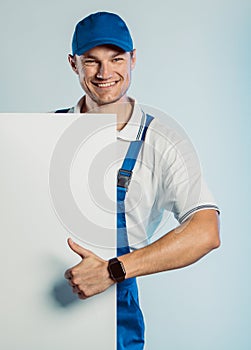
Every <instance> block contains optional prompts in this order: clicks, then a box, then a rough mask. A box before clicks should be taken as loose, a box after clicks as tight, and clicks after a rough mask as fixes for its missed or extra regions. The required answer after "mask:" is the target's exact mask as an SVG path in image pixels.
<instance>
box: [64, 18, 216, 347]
mask: <svg viewBox="0 0 251 350" xmlns="http://www.w3.org/2000/svg"><path fill="white" fill-rule="evenodd" d="M69 62H70V65H71V67H72V69H73V71H74V72H75V73H76V74H77V75H78V78H79V82H80V84H81V87H82V88H83V90H84V92H85V95H84V96H83V97H82V98H81V100H80V101H79V103H78V105H77V106H76V107H73V108H71V109H69V110H61V111H58V112H78V113H92V112H95V113H98V112H102V113H116V114H117V131H118V147H120V148H121V149H122V150H123V152H124V154H125V158H124V162H123V164H122V165H121V167H120V170H119V172H118V183H117V233H118V235H117V257H115V258H113V259H111V260H109V262H108V261H105V260H103V259H102V258H100V257H98V256H96V255H95V254H94V253H93V252H91V251H89V250H86V249H85V248H84V247H81V246H80V245H78V244H76V243H74V242H73V241H72V240H71V239H69V240H68V243H69V246H70V248H71V249H72V250H73V251H74V252H76V253H77V254H79V255H80V257H81V258H82V261H81V262H80V263H79V264H77V265H76V266H74V267H71V268H70V269H68V270H67V271H66V273H65V277H66V278H67V279H68V281H69V283H70V285H71V286H72V288H73V292H74V293H77V294H78V296H79V298H81V299H85V298H88V297H91V296H93V295H95V294H97V293H101V292H103V291H105V290H106V289H107V288H109V287H110V286H111V285H113V284H114V283H117V349H119V350H123V349H129V350H130V349H143V347H144V322H143V316H142V313H141V310H140V308H139V305H138V294H137V285H136V281H135V277H137V276H143V275H148V274H152V273H157V272H160V271H168V270H172V269H177V268H181V267H184V266H187V265H189V264H192V263H194V262H195V261H197V260H198V259H200V258H201V257H203V256H204V255H205V254H207V253H208V252H210V251H211V250H212V249H214V248H217V247H219V244H220V240H219V225H218V208H217V206H216V205H215V203H214V200H213V199H212V197H211V195H210V193H209V192H208V190H207V189H206V187H205V185H204V183H203V180H202V178H201V174H200V172H199V170H198V167H197V165H196V164H195V166H194V163H192V165H191V164H189V162H190V160H189V159H190V158H191V154H190V152H188V153H189V154H188V155H187V154H186V153H187V141H186V140H184V139H183V138H182V137H181V136H180V135H179V134H178V133H177V132H176V131H175V130H171V129H170V128H169V127H167V126H165V125H163V124H162V123H161V122H160V121H159V120H158V118H157V116H154V118H152V117H151V116H149V115H147V114H146V113H145V111H144V110H142V109H141V108H140V106H139V105H138V104H137V103H136V102H135V101H134V100H133V99H132V98H130V97H128V95H127V90H128V88H129V86H130V82H131V71H132V70H133V69H134V67H135V63H136V51H135V49H134V47H133V42H132V38H131V35H130V33H129V30H128V28H127V26H126V24H125V22H124V21H123V20H122V19H121V18H120V17H119V16H117V15H115V14H112V13H107V12H99V13H95V14H92V15H90V16H88V17H86V18H84V19H83V20H82V21H80V22H79V23H78V24H77V26H76V29H75V32H74V36H73V41H72V55H69ZM132 170H133V171H132ZM137 179H140V181H137ZM139 184H140V185H139ZM165 210H169V211H172V212H173V214H174V216H175V217H176V219H177V220H178V221H179V226H178V227H177V228H176V229H174V230H172V231H170V232H167V233H166V234H164V235H163V236H162V237H161V238H160V239H158V240H157V241H155V242H154V243H151V244H149V240H148V239H149V237H151V236H152V235H153V234H154V232H155V230H156V228H157V227H158V224H159V223H160V222H161V218H162V215H163V212H164V211H165Z"/></svg>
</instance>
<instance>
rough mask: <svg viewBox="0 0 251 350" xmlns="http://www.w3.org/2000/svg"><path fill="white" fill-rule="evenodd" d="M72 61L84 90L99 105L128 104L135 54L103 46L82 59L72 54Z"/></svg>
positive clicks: (88, 52)
mask: <svg viewBox="0 0 251 350" xmlns="http://www.w3.org/2000/svg"><path fill="white" fill-rule="evenodd" d="M69 62H70V64H71V66H72V68H73V70H74V72H75V73H76V74H78V76H79V81H80V84H81V86H82V88H83V90H84V91H85V92H86V94H87V96H88V97H89V98H90V99H91V100H92V101H93V102H95V104H96V105H98V106H101V105H104V104H109V103H114V102H124V101H126V99H127V98H126V92H127V90H128V88H129V86H130V82H131V71H132V69H133V68H134V66H135V63H136V56H135V51H133V52H132V53H130V52H124V51H121V50H120V49H119V48H117V47H115V46H111V45H102V46H97V47H95V48H93V49H91V50H90V51H87V52H85V53H84V54H83V55H81V56H78V55H75V56H74V57H72V56H71V55H69Z"/></svg>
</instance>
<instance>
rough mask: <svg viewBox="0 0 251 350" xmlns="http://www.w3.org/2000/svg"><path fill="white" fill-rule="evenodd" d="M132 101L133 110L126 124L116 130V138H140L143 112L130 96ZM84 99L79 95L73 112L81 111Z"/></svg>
mask: <svg viewBox="0 0 251 350" xmlns="http://www.w3.org/2000/svg"><path fill="white" fill-rule="evenodd" d="M130 100H131V101H132V102H133V112H132V115H131V118H130V120H129V121H128V123H127V124H126V126H125V127H124V128H123V129H122V130H120V131H117V138H118V139H121V140H124V141H136V140H140V139H141V135H142V132H143V129H144V128H143V126H144V124H145V113H144V112H143V111H142V109H141V107H140V105H139V104H138V103H137V101H136V100H134V99H132V98H130ZM84 101H85V96H83V97H81V99H80V100H79V101H78V103H77V105H76V106H75V107H74V113H81V107H82V105H83V103H84Z"/></svg>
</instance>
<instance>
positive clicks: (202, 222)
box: [65, 209, 220, 299]
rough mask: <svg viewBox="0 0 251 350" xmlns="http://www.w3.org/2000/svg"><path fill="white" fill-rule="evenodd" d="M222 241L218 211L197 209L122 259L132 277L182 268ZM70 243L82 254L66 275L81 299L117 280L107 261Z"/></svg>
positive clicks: (70, 243)
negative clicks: (155, 238) (112, 277)
mask: <svg viewBox="0 0 251 350" xmlns="http://www.w3.org/2000/svg"><path fill="white" fill-rule="evenodd" d="M219 245H220V238H219V219H218V213H217V212H216V211H215V210H211V209H205V210H201V211H198V212H196V213H195V214H194V215H193V216H192V217H191V218H189V219H188V220H187V221H185V222H184V223H183V224H181V225H180V226H178V227H177V228H175V229H173V230H172V231H170V232H169V233H167V234H166V235H164V236H163V237H161V238H160V239H158V240H157V241H156V242H154V243H152V244H150V245H148V246H147V247H144V248H141V249H138V250H136V251H134V252H132V253H129V254H126V255H123V256H120V257H119V260H120V261H122V262H123V264H124V267H125V270H126V278H131V277H137V276H143V275H148V274H152V273H157V272H161V271H168V270H173V269H178V268H182V267H184V266H187V265H190V264H192V263H194V262H196V261H197V260H199V259H200V258H202V257H203V256H204V255H206V254H207V253H209V252H210V251H211V250H213V249H215V248H218V247H219ZM69 246H70V248H71V249H72V250H73V251H75V252H76V253H77V254H79V255H80V257H81V258H82V261H81V262H80V263H79V264H78V265H76V266H74V267H72V268H70V269H69V270H67V271H66V273H65V277H66V278H67V279H68V280H69V283H70V285H71V286H72V287H73V291H74V292H75V293H78V295H79V297H80V298H81V299H84V298H87V297H90V296H92V295H95V294H98V293H100V292H103V291H104V290H106V289H107V288H108V287H109V286H111V285H112V284H114V281H113V280H112V279H111V278H110V277H109V273H108V269H107V267H108V262H107V261H105V260H103V259H101V258H100V257H98V256H97V255H95V254H94V253H92V252H90V251H89V250H86V249H84V248H83V247H81V246H79V245H78V244H76V243H74V242H72V241H71V240H70V241H69Z"/></svg>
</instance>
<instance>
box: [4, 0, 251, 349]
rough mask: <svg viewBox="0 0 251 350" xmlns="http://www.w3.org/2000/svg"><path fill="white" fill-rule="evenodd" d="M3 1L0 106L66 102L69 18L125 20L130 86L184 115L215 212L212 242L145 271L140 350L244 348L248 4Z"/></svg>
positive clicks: (250, 313) (250, 127) (223, 0)
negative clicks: (216, 238) (112, 15)
mask: <svg viewBox="0 0 251 350" xmlns="http://www.w3.org/2000/svg"><path fill="white" fill-rule="evenodd" d="M0 9H1V11H0V13H1V21H0V38H1V49H2V51H1V52H2V54H1V59H0V60H1V65H0V74H1V96H0V110H1V112H43V111H48V110H54V109H56V108H63V107H70V106H71V105H73V104H74V103H75V102H76V101H77V100H78V98H79V97H80V96H81V89H80V87H79V85H78V82H77V77H75V76H74V75H73V73H72V72H71V70H70V68H69V66H68V63H67V53H68V52H69V51H70V41H71V36H72V32H73V28H74V26H75V24H76V22H77V21H78V20H80V19H81V18H82V17H83V16H85V15H86V14H88V13H90V12H94V11H97V10H108V11H114V12H117V13H119V14H120V15H121V16H122V17H124V19H125V20H126V21H127V23H128V24H129V26H130V28H131V31H132V33H133V36H134V40H135V47H136V48H137V49H138V63H137V67H136V70H135V72H134V73H133V85H132V87H131V90H130V94H131V95H133V96H135V97H137V100H138V101H139V102H141V103H143V104H150V105H152V106H154V107H156V108H160V109H162V110H164V111H165V112H167V113H169V114H171V115H172V116H174V117H175V118H176V120H177V121H178V122H180V123H181V124H182V125H183V127H184V128H185V130H186V132H187V133H188V134H189V135H190V137H191V139H192V140H193V143H194V145H195V147H196V149H197V151H198V153H199V156H200V159H201V163H202V166H203V169H204V173H205V177H206V179H207V182H208V183H209V186H210V188H211V189H212V191H213V193H214V195H215V197H216V199H217V201H218V203H219V205H220V207H221V210H222V226H221V235H222V247H221V248H220V249H219V250H218V251H215V252H213V253H211V254H209V255H208V256H207V257H205V258H204V259H202V260H201V261H200V262H198V263H197V264H195V265H193V266H191V267H189V268H186V269H183V270H180V271H172V272H167V273H164V274H160V275H156V276H151V277H145V278H141V279H140V284H141V287H142V288H141V300H142V306H143V309H144V311H145V316H146V321H147V349H151V350H152V349H154V350H155V349H157V350H165V349H175V350H183V349H186V350H187V349H189V350H197V349H198V350H211V349H214V350H236V349H241V350H248V349H250V348H251V335H250V324H251V305H250V296H251V277H250V276H251V274H250V271H249V270H250V261H251V260H250V246H251V239H250V229H249V200H250V195H251V190H250V178H251V171H250V146H251V144H250V143H251V142H250V131H251V122H250V117H251V115H250V92H251V89H250V80H251V68H250V67H251V65H250V62H251V57H250V56H251V55H250V52H251V47H250V34H251V2H250V1H248V0H246V1H245V0H239V1H233V0H228V1H227V0H218V1H216V0H211V1H209V0H208V1H205V0H204V1H203V0H202V1H199V0H192V1H187V0H176V1H168V0H166V1H160V0H155V1H153V2H152V1H151V2H150V1H137V2H136V1H132V0H127V1H124V2H122V1H120V2H118V1H111V0H109V1H105V2H104V1H100V0H95V1H89V2H84V1H80V0H78V1H74V2H69V1H64V0H61V1H60V0H57V1H49V0H44V1H31V0H25V1H22V2H18V1H17V0H15V1H9V2H8V3H7V2H4V3H3V2H2V4H1V7H0Z"/></svg>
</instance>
